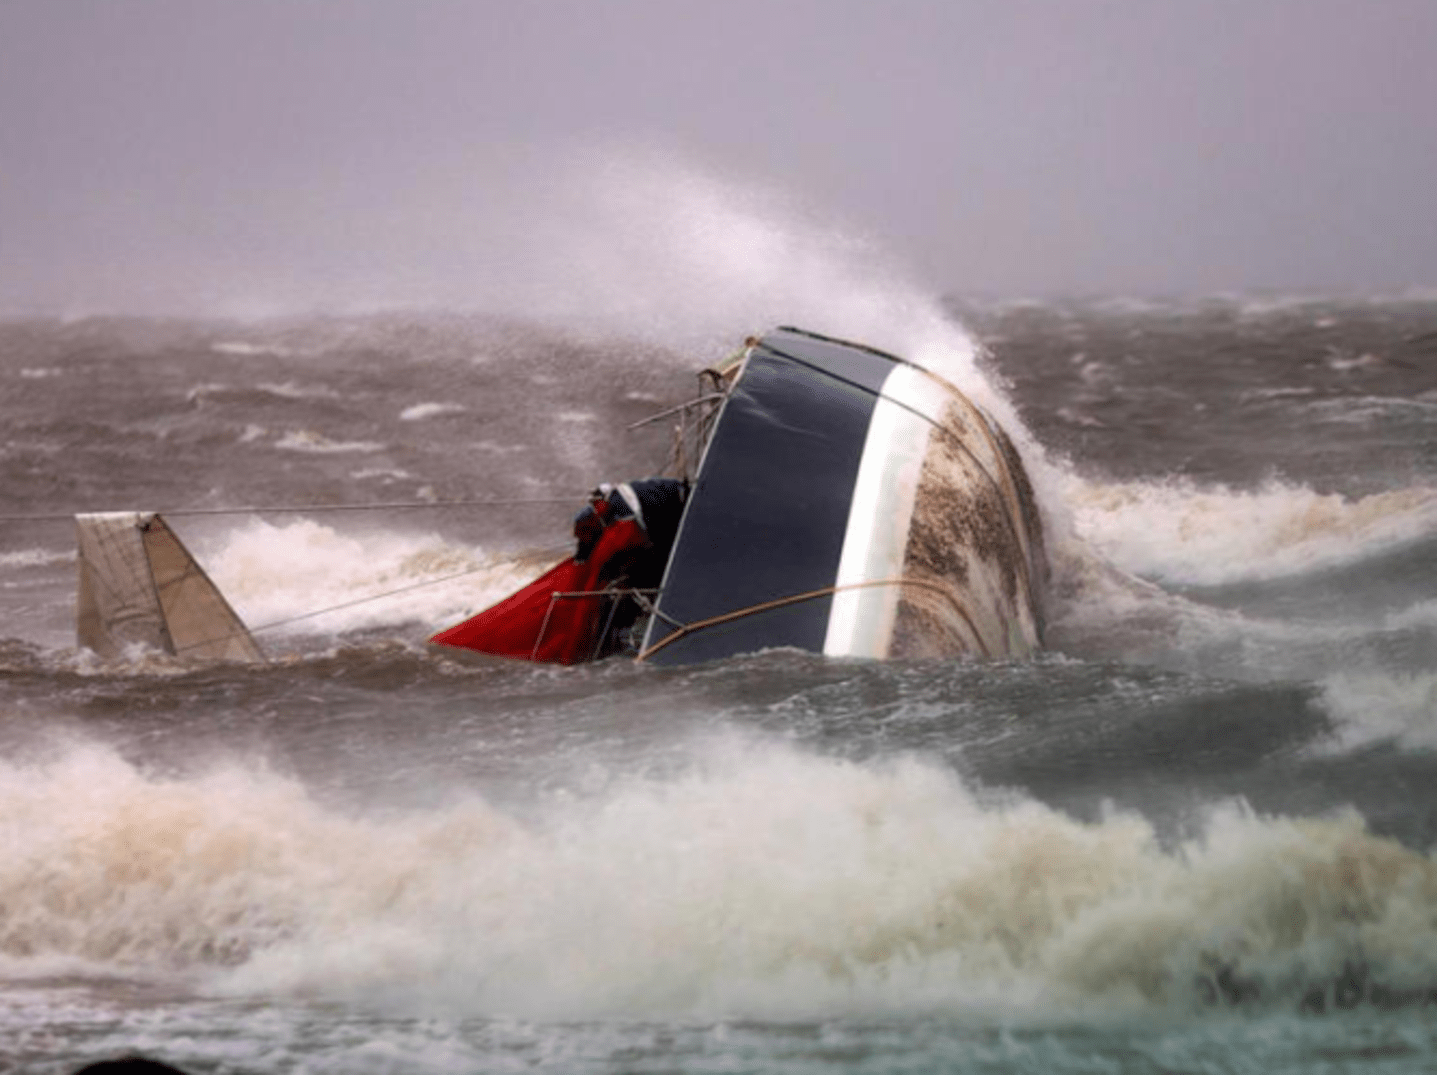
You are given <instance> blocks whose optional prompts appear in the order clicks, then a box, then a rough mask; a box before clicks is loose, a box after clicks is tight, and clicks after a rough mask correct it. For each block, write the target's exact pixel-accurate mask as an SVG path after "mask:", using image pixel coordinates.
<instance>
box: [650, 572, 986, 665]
mask: <svg viewBox="0 0 1437 1075" xmlns="http://www.w3.org/2000/svg"><path fill="white" fill-rule="evenodd" d="M870 586H915V587H918V588H919V589H924V590H932V591H933V592H934V593H936V594H938V595H939V596H941V597H943V598H944V599H945V600H946V601H947V602H948V604H949V605H950V606H951V607H952V608H953V610H954V611H955V612H957V613H958V615H959V616H961V617H962V618H963V621H964V622H965V623H966V624H967V625H968V628H969V630H971V631H972V632H973V640H974V641H975V642H976V643H977V645H978V649H979V650H980V651H982V654H983V656H984V657H991V656H992V653H990V652H989V650H988V645H987V643H985V642H984V641H983V636H982V634H981V633H980V632H979V631H978V625H977V624H975V623H974V622H973V618H972V617H971V616H969V615H968V610H967V609H965V608H964V607H963V605H962V604H961V603H960V602H959V601H958V599H957V598H956V597H954V596H953V594H952V593H950V592H949V591H948V589H947V588H946V587H944V586H940V585H939V584H938V583H936V582H929V581H928V580H927V579H907V578H896V579H868V580H865V581H863V582H847V583H841V584H839V585H836V586H824V587H822V588H821V589H817V590H809V591H807V592H806V593H796V594H789V595H788V596H787V597H779V598H775V599H774V600H772V601H763V602H760V603H759V604H756V605H749V606H747V607H745V608H739V609H734V610H733V611H732V612H725V613H723V614H721V615H718V616H710V617H708V618H707V619H703V620H695V621H694V622H692V623H686V624H684V625H683V626H682V627H680V628H679V629H678V630H677V631H673V632H671V633H670V634H667V635H665V636H664V637H663V638H661V639H659V640H658V641H657V642H655V643H654V644H653V645H652V646H650V647H649V648H648V649H646V650H643V651H642V652H641V653H640V654H639V655H638V656H637V657H636V658H634V659H635V660H638V661H645V660H648V659H649V657H651V656H652V655H653V654H655V653H657V652H658V651H659V650H661V649H663V648H664V647H665V646H667V645H668V644H669V643H671V642H677V641H678V640H679V639H681V638H685V637H687V636H688V635H690V634H692V633H693V632H695V631H701V630H703V629H704V628H705V627H715V626H717V625H718V624H721V623H729V622H731V621H733V620H738V619H742V618H743V617H745V616H752V615H754V614H756V613H759V612H768V611H770V610H772V609H776V608H784V607H785V606H787V605H796V604H798V603H800V602H802V601H813V600H816V599H817V598H820V597H828V596H831V595H833V594H836V593H841V592H843V591H845V590H861V589H866V588H868V587H870Z"/></svg>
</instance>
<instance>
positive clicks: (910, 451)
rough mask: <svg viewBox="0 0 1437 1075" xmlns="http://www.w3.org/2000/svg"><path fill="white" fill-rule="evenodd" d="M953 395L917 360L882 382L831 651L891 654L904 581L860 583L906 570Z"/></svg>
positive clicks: (856, 495)
mask: <svg viewBox="0 0 1437 1075" xmlns="http://www.w3.org/2000/svg"><path fill="white" fill-rule="evenodd" d="M949 397H950V393H949V392H948V390H947V388H946V387H944V386H943V385H941V384H940V383H939V382H937V381H935V380H934V379H933V378H932V377H931V376H929V375H928V374H927V373H925V372H924V371H923V370H921V369H919V368H918V367H916V366H910V365H906V364H901V365H895V366H894V368H893V372H892V373H890V374H889V375H888V377H887V379H886V380H885V381H884V382H883V390H882V395H881V396H880V397H879V399H878V400H877V401H876V403H875V406H874V409H873V418H872V420H871V421H870V423H869V426H868V436H867V438H866V439H865V441H864V445H863V458H862V461H861V462H860V463H859V467H858V477H857V479H856V481H855V482H854V486H853V502H852V504H851V506H850V508H849V513H848V527H847V531H846V533H845V535H844V540H843V555H842V557H841V559H840V560H839V564H838V575H837V577H836V578H835V580H834V583H835V586H836V587H837V588H838V589H837V592H836V593H835V594H834V595H833V604H832V608H831V611H830V612H829V618H828V634H827V636H826V638H825V639H824V644H823V652H824V653H825V654H827V655H828V656H831V657H873V658H883V657H887V656H888V653H889V649H890V647H891V645H892V639H893V625H894V622H895V618H896V617H897V614H898V601H899V598H900V597H901V596H902V594H901V590H902V587H899V586H862V585H861V584H863V583H866V582H873V581H876V580H879V579H896V578H899V577H901V576H902V575H903V561H904V554H905V552H906V550H907V547H908V531H909V528H910V526H911V524H912V520H913V505H914V500H915V498H916V497H917V495H918V483H919V479H920V477H921V476H922V473H923V460H924V458H925V457H926V456H927V453H928V438H929V436H930V434H931V433H932V430H933V425H934V423H936V422H940V421H941V420H942V416H943V409H944V406H945V405H946V404H947V402H948V399H949ZM915 412H917V413H915Z"/></svg>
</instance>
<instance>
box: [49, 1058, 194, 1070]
mask: <svg viewBox="0 0 1437 1075" xmlns="http://www.w3.org/2000/svg"><path fill="white" fill-rule="evenodd" d="M75 1075H185V1072H183V1071H181V1070H180V1069H179V1068H176V1067H171V1066H170V1065H169V1064H165V1063H162V1062H161V1061H159V1060H151V1059H149V1058H148V1057H144V1056H122V1057H120V1058H118V1059H116V1060H97V1061H96V1062H95V1063H93V1064H86V1065H85V1066H84V1067H82V1068H80V1069H79V1070H78V1071H76V1072H75Z"/></svg>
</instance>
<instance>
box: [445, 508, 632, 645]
mask: <svg viewBox="0 0 1437 1075" xmlns="http://www.w3.org/2000/svg"><path fill="white" fill-rule="evenodd" d="M647 541H648V539H647V537H646V536H645V535H644V531H643V529H642V528H641V527H640V526H639V524H638V523H637V522H635V521H634V520H633V519H623V520H621V521H619V522H616V523H614V524H612V525H611V526H610V527H609V528H608V529H607V530H605V531H604V536H603V537H602V538H600V539H599V543H598V544H597V545H596V546H595V547H594V550H593V552H592V553H591V554H590V556H589V558H588V559H587V560H585V561H584V562H583V563H579V562H577V561H576V560H573V559H568V560H564V561H562V562H560V563H558V564H555V565H554V566H553V567H552V568H550V569H549V571H548V572H547V573H546V574H544V575H543V576H541V577H540V578H537V579H535V580H534V581H533V582H531V583H529V585H527V586H525V587H524V588H523V589H522V590H520V591H518V592H517V593H514V594H511V595H510V596H508V597H506V598H504V600H502V601H500V602H499V603H498V604H497V605H494V606H492V607H490V608H487V609H485V610H484V611H483V612H481V613H479V614H478V615H477V616H471V617H470V618H469V619H467V620H465V621H464V622H463V623H460V624H456V625H455V626H453V627H450V628H449V629H448V630H445V631H440V632H439V633H438V634H437V635H435V636H434V637H433V638H431V639H430V640H429V641H430V642H435V643H438V644H439V645H441V646H457V647H459V648H461V649H472V650H478V651H479V652H481V653H493V654H496V655H497V656H500V657H517V658H519V659H521V660H525V661H542V662H544V663H547V664H576V663H578V662H580V661H588V660H592V659H593V657H594V651H595V650H596V649H597V647H598V644H599V631H600V629H601V627H602V624H600V622H599V620H600V616H601V615H602V613H603V609H604V600H605V599H604V598H603V597H602V596H599V595H597V594H596V595H594V596H589V597H556V596H555V595H556V594H572V593H590V592H592V591H595V590H602V589H603V588H604V586H605V584H606V583H608V582H609V581H611V579H612V577H613V572H608V571H606V570H605V568H606V567H607V566H608V565H609V562H610V561H611V560H613V559H614V557H616V556H618V555H619V554H620V553H624V552H627V551H629V550H630V549H635V548H639V547H641V546H643V545H644V544H646V543H647Z"/></svg>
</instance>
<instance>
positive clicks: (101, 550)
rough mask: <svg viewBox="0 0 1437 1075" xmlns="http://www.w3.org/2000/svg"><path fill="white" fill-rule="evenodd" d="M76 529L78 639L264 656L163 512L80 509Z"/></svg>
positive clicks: (238, 657)
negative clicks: (86, 512)
mask: <svg viewBox="0 0 1437 1075" xmlns="http://www.w3.org/2000/svg"><path fill="white" fill-rule="evenodd" d="M75 530H76V539H77V543H78V546H79V562H80V592H79V607H78V617H77V632H76V633H77V636H78V640H79V644H80V645H81V646H85V647H88V648H89V649H92V650H94V651H95V652H96V653H98V654H99V655H100V656H102V657H114V656H117V655H119V654H120V653H121V652H123V650H124V649H125V648H126V647H127V646H131V645H135V644H139V645H143V646H148V647H150V648H153V649H157V650H160V651H162V652H165V653H171V654H174V655H176V656H178V657H185V658H196V659H200V660H226V661H262V660H264V655H263V653H261V652H260V648H259V646H258V645H256V644H255V641H254V639H253V638H252V637H251V635H250V633H249V631H248V629H246V627H245V625H244V624H243V623H242V622H241V621H240V618H239V617H238V616H237V615H235V612H234V609H232V608H230V605H229V602H228V601H226V600H225V599H224V596H223V595H222V594H221V593H220V592H219V590H218V589H217V588H216V587H215V584H214V583H213V582H211V581H210V579H209V576H208V575H206V574H205V573H204V571H203V569H201V567H200V565H199V564H198V563H196V562H195V558H194V557H193V556H191V555H190V553H189V550H188V549H186V548H185V547H184V545H183V544H182V543H181V541H180V539H179V538H178V537H176V536H175V533H174V531H173V530H171V529H170V528H169V526H168V525H166V523H165V521H164V519H162V518H161V517H160V516H159V515H157V514H154V513H148V512H106V513H102V514H91V515H77V516H75Z"/></svg>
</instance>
